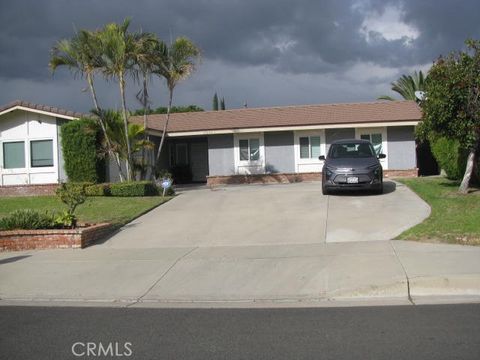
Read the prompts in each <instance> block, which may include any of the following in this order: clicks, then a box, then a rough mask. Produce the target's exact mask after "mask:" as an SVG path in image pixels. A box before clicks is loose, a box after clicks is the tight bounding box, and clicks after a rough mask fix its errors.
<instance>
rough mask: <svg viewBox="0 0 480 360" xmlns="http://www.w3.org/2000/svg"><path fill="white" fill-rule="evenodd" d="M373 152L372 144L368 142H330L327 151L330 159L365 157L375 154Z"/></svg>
mask: <svg viewBox="0 0 480 360" xmlns="http://www.w3.org/2000/svg"><path fill="white" fill-rule="evenodd" d="M374 154H375V152H374V150H373V148H372V145H371V144H368V143H353V142H352V143H345V144H332V146H330V151H329V157H330V158H332V159H346V158H367V157H372V156H375V155H374Z"/></svg>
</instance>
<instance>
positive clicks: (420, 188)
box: [398, 177, 480, 245]
mask: <svg viewBox="0 0 480 360" xmlns="http://www.w3.org/2000/svg"><path fill="white" fill-rule="evenodd" d="M400 182H402V183H404V184H405V185H407V186H408V187H409V188H411V189H412V190H413V191H415V192H416V193H417V194H418V195H419V196H420V197H421V198H422V199H423V200H425V201H426V202H427V203H428V204H429V205H430V207H431V208H432V213H431V215H430V217H429V218H428V219H426V220H425V221H424V222H423V223H421V224H419V225H417V226H414V227H413V228H411V229H409V230H407V231H405V232H404V233H402V234H401V235H400V236H399V237H398V239H402V240H417V241H433V242H445V243H452V244H465V245H480V191H479V190H478V189H477V190H475V191H473V192H470V194H468V195H461V194H459V193H457V189H458V185H459V183H458V182H456V181H450V180H447V179H445V178H443V177H434V178H416V179H402V180H400Z"/></svg>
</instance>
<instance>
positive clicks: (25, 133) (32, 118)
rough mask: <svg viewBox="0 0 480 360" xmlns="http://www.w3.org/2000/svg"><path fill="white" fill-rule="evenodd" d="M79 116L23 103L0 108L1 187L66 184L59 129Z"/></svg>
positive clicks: (56, 109)
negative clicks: (63, 182)
mask: <svg viewBox="0 0 480 360" xmlns="http://www.w3.org/2000/svg"><path fill="white" fill-rule="evenodd" d="M82 115H83V114H80V113H76V112H72V111H68V110H63V109H58V108H55V107H51V106H45V105H36V104H32V103H29V102H25V101H15V102H12V103H10V104H8V105H5V106H2V107H0V186H7V185H42V184H56V183H58V182H61V181H65V180H66V178H67V177H66V174H65V171H64V168H63V155H62V151H61V145H60V144H61V138H60V126H61V125H62V124H63V123H65V122H66V121H70V120H74V119H77V118H79V117H81V116H82Z"/></svg>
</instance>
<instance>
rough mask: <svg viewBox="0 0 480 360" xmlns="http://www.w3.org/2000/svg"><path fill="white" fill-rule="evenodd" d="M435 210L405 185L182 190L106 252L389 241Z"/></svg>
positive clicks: (110, 244) (118, 237)
mask: <svg viewBox="0 0 480 360" xmlns="http://www.w3.org/2000/svg"><path fill="white" fill-rule="evenodd" d="M429 213H430V208H429V207H428V205H427V204H426V203H424V202H423V201H422V200H421V199H420V198H419V197H417V196H416V195H415V194H414V193H413V192H412V191H410V190H409V189H408V188H407V187H405V186H404V185H402V184H398V183H394V182H392V181H387V182H385V193H384V194H383V195H367V194H364V193H354V194H352V193H343V194H337V195H330V196H323V195H322V192H321V184H320V183H298V184H286V185H249V186H229V187H225V188H218V189H215V190H210V189H198V190H189V191H185V192H183V193H181V194H180V195H179V196H178V197H176V198H175V199H173V200H172V201H170V202H168V203H167V204H165V205H162V206H160V207H159V208H157V209H155V210H153V211H151V212H150V213H148V214H146V215H144V216H142V217H140V218H139V219H137V220H135V221H134V222H132V223H130V224H128V225H126V226H125V227H124V228H123V229H122V230H121V231H120V232H119V233H117V234H116V235H115V236H113V237H112V238H110V239H109V240H108V241H106V242H105V243H103V244H102V245H98V246H99V247H106V248H119V249H120V248H167V247H210V246H251V245H299V244H319V243H330V242H351V241H376V240H389V239H392V238H394V237H395V236H397V235H399V234H400V233H401V232H403V231H404V230H405V229H408V228H409V227H411V226H413V225H415V224H417V223H419V222H421V221H423V220H424V219H425V218H426V217H427V216H428V215H429Z"/></svg>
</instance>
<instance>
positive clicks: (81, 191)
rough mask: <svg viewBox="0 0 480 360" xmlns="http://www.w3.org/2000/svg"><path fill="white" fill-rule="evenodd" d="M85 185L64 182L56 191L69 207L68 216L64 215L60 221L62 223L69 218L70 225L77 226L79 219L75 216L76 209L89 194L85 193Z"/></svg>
mask: <svg viewBox="0 0 480 360" xmlns="http://www.w3.org/2000/svg"><path fill="white" fill-rule="evenodd" d="M85 187H86V186H85V185H83V186H82V185H78V184H76V183H67V184H65V183H64V184H61V185H60V187H59V188H58V189H57V191H56V194H57V196H58V197H59V198H60V200H61V201H62V202H63V203H64V204H65V205H67V208H68V209H67V212H66V216H63V217H62V220H60V221H61V222H62V223H66V222H67V220H66V219H67V218H69V219H70V221H69V224H68V225H69V227H75V226H76V223H77V219H76V217H75V210H76V208H77V206H78V205H81V204H83V203H84V202H85V200H86V199H87V195H86V194H85Z"/></svg>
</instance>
